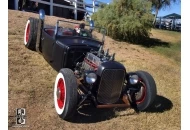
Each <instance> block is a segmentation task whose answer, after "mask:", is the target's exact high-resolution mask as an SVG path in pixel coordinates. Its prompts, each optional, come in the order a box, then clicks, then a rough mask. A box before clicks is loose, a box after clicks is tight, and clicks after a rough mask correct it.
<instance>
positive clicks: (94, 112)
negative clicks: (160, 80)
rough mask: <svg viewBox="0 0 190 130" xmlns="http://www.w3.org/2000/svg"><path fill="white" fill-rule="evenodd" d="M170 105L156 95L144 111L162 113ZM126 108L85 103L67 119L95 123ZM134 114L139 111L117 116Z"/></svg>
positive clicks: (115, 115)
mask: <svg viewBox="0 0 190 130" xmlns="http://www.w3.org/2000/svg"><path fill="white" fill-rule="evenodd" d="M172 107H173V104H172V102H171V101H170V100H169V99H167V98H165V97H163V96H159V95H157V97H156V99H155V101H154V103H153V104H152V105H151V107H150V108H149V109H148V110H146V111H145V112H148V113H149V112H150V113H162V112H164V111H167V110H170V109H171V108H172ZM126 109H127V108H111V109H106V108H104V109H97V108H95V107H94V106H93V105H90V104H85V105H83V106H82V107H81V108H80V109H78V112H77V113H76V114H75V115H74V118H73V119H72V120H69V122H72V123H96V122H101V121H105V120H110V119H112V118H115V117H117V114H116V112H121V111H128V110H126ZM130 109H131V108H130ZM136 114H139V113H138V112H135V111H134V112H132V113H131V112H129V113H128V112H127V114H124V115H118V116H131V115H136Z"/></svg>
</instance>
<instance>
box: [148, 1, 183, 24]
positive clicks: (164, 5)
mask: <svg viewBox="0 0 190 130" xmlns="http://www.w3.org/2000/svg"><path fill="white" fill-rule="evenodd" d="M149 1H150V2H151V3H152V8H153V10H154V11H155V17H154V20H153V26H154V25H155V23H156V17H157V15H158V11H159V10H160V9H163V8H167V7H169V6H171V4H172V3H176V2H177V1H179V2H181V1H180V0H149Z"/></svg>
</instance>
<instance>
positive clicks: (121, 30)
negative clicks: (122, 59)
mask: <svg viewBox="0 0 190 130" xmlns="http://www.w3.org/2000/svg"><path fill="white" fill-rule="evenodd" d="M151 6H152V5H151V2H148V1H144V0H114V1H113V3H111V4H109V5H107V6H105V7H104V8H100V9H99V10H98V11H97V12H96V13H94V14H93V15H92V19H93V20H94V21H95V24H96V25H98V26H103V27H105V28H106V30H107V35H109V36H111V37H112V38H114V39H119V40H127V41H129V42H138V41H139V40H142V39H143V38H145V37H149V32H150V29H151V26H152V19H153V16H152V13H151Z"/></svg>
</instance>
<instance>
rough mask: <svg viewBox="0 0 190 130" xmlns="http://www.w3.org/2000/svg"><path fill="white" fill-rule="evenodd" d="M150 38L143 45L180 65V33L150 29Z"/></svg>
mask: <svg viewBox="0 0 190 130" xmlns="http://www.w3.org/2000/svg"><path fill="white" fill-rule="evenodd" d="M151 34H152V35H151V38H150V39H149V40H148V41H147V43H146V44H145V45H148V46H147V47H149V48H150V50H153V51H155V52H157V53H159V54H161V55H164V56H166V57H167V58H170V59H172V60H174V61H175V62H177V63H179V64H180V63H181V33H180V32H175V31H167V30H159V29H152V31H151Z"/></svg>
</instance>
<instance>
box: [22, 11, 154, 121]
mask: <svg viewBox="0 0 190 130" xmlns="http://www.w3.org/2000/svg"><path fill="white" fill-rule="evenodd" d="M44 19H45V13H44V11H43V10H40V11H39V19H36V18H29V19H28V21H27V23H26V27H25V33H24V44H25V46H26V48H28V49H30V50H33V51H37V52H39V53H40V54H41V55H42V56H43V57H44V59H45V60H46V61H47V62H48V63H49V64H50V65H51V66H52V67H53V68H54V69H55V70H56V71H58V74H57V77H56V79H55V84H54V105H55V109H56V112H57V114H58V115H59V116H60V117H61V118H62V119H64V120H67V119H70V118H72V117H73V115H74V113H75V111H76V110H77V108H78V107H80V106H81V105H83V104H84V103H85V102H87V101H88V102H91V103H92V104H94V106H95V107H96V108H112V107H131V108H133V109H135V110H138V111H145V110H146V109H147V108H148V107H149V106H150V105H151V104H152V103H153V101H154V99H155V96H156V94H157V89H156V84H155V81H154V79H153V77H152V76H151V75H150V74H149V73H147V72H145V71H136V72H127V71H126V68H125V67H124V66H123V65H122V64H121V63H119V62H117V61H115V54H112V55H110V54H109V51H108V50H106V51H104V50H103V45H104V35H103V38H102V39H101V40H98V39H97V37H95V36H93V32H96V31H93V29H95V28H96V27H95V26H94V22H93V21H91V22H90V25H86V26H85V24H84V23H82V24H79V23H74V22H69V23H70V24H74V25H79V26H77V27H75V28H69V27H61V26H60V24H61V23H63V22H66V23H68V21H62V20H58V21H57V23H56V26H55V27H45V23H44ZM98 29H100V28H98ZM103 30H104V29H103ZM101 32H102V31H101Z"/></svg>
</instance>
